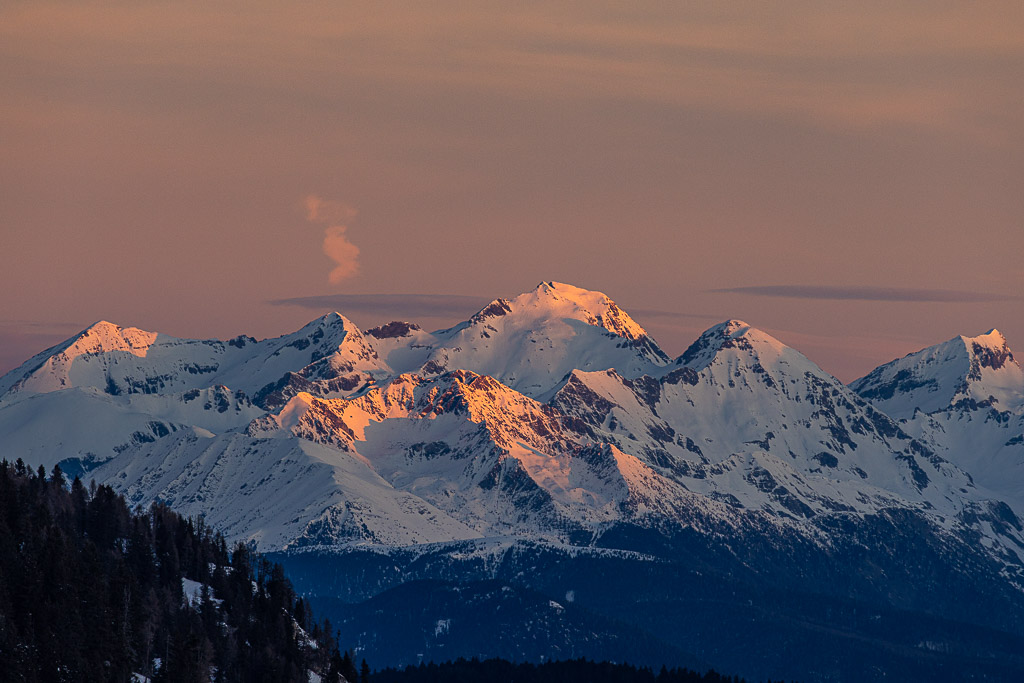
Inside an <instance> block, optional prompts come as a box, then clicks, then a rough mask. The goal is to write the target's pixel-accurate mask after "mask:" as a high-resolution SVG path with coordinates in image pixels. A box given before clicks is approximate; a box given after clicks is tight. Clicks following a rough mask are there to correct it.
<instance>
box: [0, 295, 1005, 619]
mask: <svg viewBox="0 0 1024 683" xmlns="http://www.w3.org/2000/svg"><path fill="white" fill-rule="evenodd" d="M0 440H2V442H3V443H4V444H5V453H4V456H5V457H7V458H9V459H14V458H17V457H22V458H23V459H24V460H25V461H26V462H27V463H29V464H30V465H32V466H33V467H35V466H38V465H43V466H45V467H47V468H49V467H52V466H53V465H54V464H57V463H61V466H62V467H63V468H64V469H65V471H68V472H71V473H79V472H81V473H85V476H86V477H89V478H94V479H96V480H97V481H102V482H106V483H109V484H111V485H113V486H114V487H115V488H117V489H118V490H119V491H121V492H123V493H124V494H125V495H126V496H127V497H128V499H129V500H130V501H131V502H133V503H139V504H146V503H148V502H149V501H153V500H163V501H166V502H168V503H170V504H171V505H173V506H174V507H175V508H176V509H177V510H178V511H179V512H182V513H184V514H188V515H197V514H202V515H205V517H206V519H207V521H208V522H209V523H211V524H212V525H214V526H216V527H217V528H219V529H221V530H222V531H224V532H225V534H226V535H227V536H228V537H229V538H230V539H233V540H234V539H239V540H246V541H250V540H251V541H256V542H257V543H258V544H259V547H260V548H261V549H264V550H286V551H289V552H291V553H302V552H307V553H308V552H313V551H315V552H321V553H322V552H328V551H329V552H330V553H333V554H334V556H335V557H340V556H341V554H344V553H354V554H356V555H358V554H359V553H366V552H371V553H392V554H393V556H394V557H395V558H398V557H404V558H406V560H407V561H408V562H409V563H411V564H410V566H413V565H416V563H420V565H424V563H426V564H430V562H436V559H435V560H429V561H428V560H427V559H424V558H437V557H439V556H440V555H443V556H444V557H445V558H446V559H445V561H444V563H442V564H444V566H446V567H448V568H449V569H451V566H452V564H451V563H453V562H455V563H458V562H467V563H476V564H473V566H474V567H475V569H473V571H474V572H476V571H478V569H479V566H490V567H492V568H494V567H498V566H499V565H501V563H502V562H507V560H508V557H510V556H509V555H508V551H509V550H514V551H515V552H518V553H521V552H524V551H523V548H535V549H536V548H542V547H543V548H547V549H549V550H550V551H551V552H557V553H559V554H560V555H561V556H566V557H581V556H586V557H591V558H601V557H603V558H614V559H608V561H609V562H612V561H614V562H621V561H625V560H623V559H622V556H621V552H624V551H629V552H631V553H634V554H633V555H630V556H629V557H630V558H633V559H631V560H630V561H639V560H637V558H643V557H655V556H660V555H659V553H660V554H661V555H665V553H666V552H669V554H671V553H675V555H672V557H675V558H678V557H679V556H680V553H683V552H685V553H689V555H687V557H692V556H694V555H693V553H697V554H700V553H703V552H705V550H704V548H711V549H712V550H710V551H708V552H712V554H713V555H714V557H711V556H708V557H705V558H704V559H702V560H701V562H702V563H704V564H705V565H706V566H715V567H718V568H719V570H720V571H723V572H728V573H730V574H735V572H737V571H740V572H753V573H755V574H757V573H758V572H761V573H773V572H774V575H777V579H778V581H780V582H789V581H800V580H802V581H804V582H805V583H807V584H808V585H813V586H821V587H822V590H830V589H829V588H828V582H829V580H830V579H829V578H828V577H829V576H830V574H829V572H834V571H848V572H859V574H858V576H862V578H864V580H865V584H864V586H865V587H864V588H863V589H857V590H860V591H861V594H864V595H867V594H871V593H872V591H874V592H876V593H877V594H879V595H882V594H889V593H892V591H893V590H895V588H893V587H892V586H888V587H886V586H885V585H884V584H885V582H886V581H889V582H893V583H895V582H896V581H897V579H896V578H894V577H897V576H902V574H900V572H904V573H905V574H907V575H909V573H912V572H913V571H916V570H915V569H913V568H912V567H914V566H917V565H911V564H909V563H911V562H919V563H922V564H926V565H927V566H929V567H932V568H934V567H935V566H939V567H943V569H942V570H941V571H942V572H946V573H948V574H950V575H955V576H956V577H960V578H957V579H956V580H957V581H959V580H961V579H962V580H964V581H967V582H971V581H977V582H980V581H990V582H991V583H986V584H985V585H986V586H988V587H987V588H985V591H989V592H988V593H984V594H985V595H988V596H989V597H990V598H992V600H993V601H994V602H993V604H1000V603H999V600H1001V599H1002V598H998V599H997V597H993V596H997V594H998V595H1002V594H1001V593H1000V591H1002V590H1004V588H1005V589H1006V590H1010V591H1011V592H1012V593H1013V594H1014V595H1018V594H1019V588H1020V586H1021V576H1022V575H1024V570H1022V567H1024V560H1022V558H1024V525H1022V524H1021V522H1020V517H1021V516H1024V375H1022V373H1021V370H1020V367H1019V366H1018V364H1017V363H1016V361H1015V359H1014V358H1013V355H1012V353H1011V352H1010V351H1009V349H1008V347H1007V346H1006V342H1005V340H1003V339H1002V337H1001V336H1000V335H999V334H998V333H997V332H995V331H993V332H991V333H989V334H987V335H982V336H980V337H975V338H966V337H961V338H957V339H954V340H952V341H950V342H946V343H945V344H941V345H939V346H936V347H932V348H930V349H926V350H924V351H921V352H919V353H917V354H911V355H910V356H908V357H907V358H904V359H900V360H897V361H893V362H892V363H889V364H887V365H884V366H882V367H880V368H878V369H877V370H875V371H874V372H872V373H871V374H869V375H868V376H867V377H865V378H863V379H861V380H858V381H857V382H854V383H853V384H852V385H851V386H850V387H847V386H844V385H843V384H842V383H841V382H839V381H838V380H836V379H835V378H834V377H832V376H831V375H829V374H828V373H826V372H825V371H823V370H821V369H820V368H818V367H817V366H816V365H815V364H814V363H812V362H811V361H809V360H808V359H807V358H806V357H804V356H803V355H802V354H800V353H799V352H798V351H796V350H794V349H791V348H789V347H787V346H785V345H784V344H782V343H781V342H779V341H778V340H776V339H774V338H772V337H771V336H769V335H767V334H765V333H764V332H761V331H760V330H757V329H754V328H752V327H750V326H749V325H746V324H745V323H743V322H741V321H736V320H730V321H727V322H724V323H722V324H720V325H716V326H715V327H712V328H711V329H709V330H708V331H706V332H705V333H704V334H702V335H701V336H700V338H699V339H698V340H696V341H695V342H694V344H693V345H692V346H691V347H690V348H689V349H687V351H686V352H685V353H684V354H683V355H682V356H680V357H679V358H676V359H671V358H669V357H668V356H667V355H666V354H665V353H664V352H663V351H662V350H661V349H660V348H659V347H658V346H657V344H656V343H655V342H654V340H653V339H651V337H650V336H649V335H648V334H647V333H646V332H645V331H644V330H643V329H642V328H641V327H640V326H639V325H638V324H637V323H636V322H635V321H633V320H632V319H631V318H630V317H629V315H628V314H627V313H625V312H624V311H622V309H620V308H619V307H618V306H617V305H615V303H614V302H613V301H611V299H609V298H608V297H607V296H605V295H604V294H601V293H597V292H590V291H586V290H582V289H579V288H576V287H572V286H569V285H564V284H560V283H551V282H546V283H542V284H541V285H539V286H538V287H537V288H536V289H535V290H533V291H531V292H528V293H525V294H523V295H521V296H519V297H516V298H514V299H511V300H506V299H497V300H495V301H493V302H492V303H491V304H489V305H488V306H486V307H484V308H483V309H482V310H481V311H480V312H478V313H477V314H475V315H474V316H472V317H471V318H470V319H469V320H467V321H466V322H464V323H461V324H459V325H456V326H455V327H453V328H450V329H447V330H440V331H437V332H426V331H424V330H422V329H420V328H419V327H417V326H416V325H414V324H412V323H407V322H392V323H389V324H387V325H383V326H381V327H378V328H374V329H372V330H367V331H366V332H365V333H363V332H361V331H360V330H358V329H357V328H356V326H355V325H353V324H352V322H351V321H349V320H347V319H346V318H344V317H343V316H341V315H339V314H337V313H331V314H329V315H325V316H324V317H322V318H319V319H317V320H314V321H313V322H311V323H309V324H308V325H306V326H305V327H303V328H302V329H300V330H298V331H297V332H295V333H292V334H290V335H285V336H283V337H279V338H276V339H267V340H263V341H257V340H255V339H252V338H250V337H244V336H242V337H237V338H235V339H232V340H229V341H223V342H222V341H215V340H214V341H196V340H185V339H176V338H172V337H168V336H165V335H162V334H158V333H152V332H144V331H141V330H137V329H134V328H122V327H118V326H116V325H113V324H111V323H106V322H102V323H97V324H95V325H93V326H92V327H90V328H88V329H87V330H84V331H83V332H82V333H80V334H78V335H76V336H75V337H72V338H71V339H69V340H67V341H66V342H64V343H62V344H60V345H58V346H56V347H53V348H51V349H48V350H46V351H44V352H42V353H40V354H38V355H37V356H35V357H33V358H32V359H30V360H29V361H27V362H26V363H25V364H23V365H22V366H21V367H19V368H17V369H16V370H14V371H12V372H10V373H8V374H7V375H6V376H4V377H2V378H0ZM881 529H884V530H886V531H884V532H883V531H880V530H881ZM652 534H653V536H652ZM885 534H888V535H889V538H884V537H883V536H884V535H885ZM652 538H658V539H661V540H659V541H657V542H653V541H651V539H652ZM640 539H644V540H640ZM694 539H703V540H701V541H700V544H698V545H697V546H695V545H694V543H695V540H694ZM894 539H901V542H906V543H908V544H910V546H908V547H914V548H915V550H914V551H913V553H911V554H912V555H915V557H911V558H908V557H907V556H906V553H904V552H903V551H900V550H899V549H898V548H899V547H900V543H897V542H895V540H894ZM919 539H924V540H923V541H920V540H919ZM652 543H653V545H652ZM915 543H920V544H922V547H921V548H918V547H917V546H915V545H914V544H915ZM666 544H667V545H666ZM701 544H703V545H701ZM665 548H670V549H671V550H670V551H665V550H664V549H665ZM695 548H696V549H695ZM715 548H719V550H715ZM531 552H533V551H531ZM545 552H548V551H545ZM637 552H639V554H636V553H637ZM716 553H717V554H716ZM439 554H440V555H439ZM353 556H354V555H353ZM716 558H717V559H716ZM722 558H726V559H722ZM808 558H814V559H813V560H809V559H808ZM850 558H856V559H855V561H851V560H850ZM395 562H398V559H395ZM445 563H447V564H445ZM729 563H732V564H729ZM830 563H832V564H830ZM858 563H862V564H858ZM887 563H889V564H887ZM840 565H841V568H840V569H836V567H839V566H840ZM862 565H863V566H862ZM417 566H419V565H417ZM424 566H425V565H424ZM438 566H440V565H438ZM466 566H469V565H468V564H467V565H466ZM810 566H818V567H819V568H820V574H821V576H820V577H818V578H817V579H813V581H818V582H819V583H817V584H814V583H812V579H811V578H809V577H806V576H805V577H803V578H802V579H800V578H798V576H797V574H799V573H800V572H804V573H807V574H810V573H811V572H812V570H811V569H807V567H810ZM722 567H728V568H727V569H722ZM787 567H788V568H789V569H786V568H787ZM829 567H832V568H831V569H830V568H829ZM494 571H498V570H497V569H494ZM813 571H819V570H813ZM929 571H933V569H930V570H929ZM934 571H938V570H934ZM787 572H788V574H787V575H785V576H783V575H784V574H786V573H787ZM873 573H874V574H877V576H874V575H873ZM428 575H429V572H428V573H427V574H425V575H424V577H425V578H429V576H428ZM493 575H494V574H493V572H492V574H490V575H488V574H486V573H485V574H484V575H474V576H473V577H472V578H474V579H480V580H485V579H489V578H492V576H493ZM943 576H945V574H943ZM976 577H985V578H976ZM674 580H681V579H674ZM945 580H947V579H941V580H940V579H935V580H934V581H933V582H932V583H931V584H928V585H927V586H922V587H912V589H908V590H911V592H913V591H928V595H933V594H941V593H942V592H943V591H944V590H946V589H945V588H944V587H943V585H942V584H941V581H945ZM949 581H953V579H949ZM385 583H386V582H385ZM951 585H952V584H951ZM380 587H386V586H384V584H381V585H380ZM947 588H948V587H947ZM816 589H817V588H816ZM979 590H980V589H979ZM887 591H888V593H887ZM982 592H984V591H982ZM372 593H373V589H372V587H369V586H368V585H367V586H364V587H363V588H361V589H358V590H354V592H353V593H352V595H353V596H355V597H359V596H367V595H370V594H372ZM915 595H916V593H915ZM1014 599H1015V600H1016V598H1014ZM911 602H912V601H910V600H909V599H908V602H907V606H908V607H914V608H915V609H916V608H919V607H921V605H916V604H914V605H912V604H911ZM1004 602H1005V600H1004ZM977 604H978V605H979V606H980V605H982V604H987V603H984V600H981V599H980V598H979V599H978V601H977ZM921 608H923V607H921ZM950 609H953V608H952V607H951V608H950ZM979 609H981V607H979ZM936 610H938V612H939V613H942V610H941V609H939V608H936ZM954 611H955V610H954ZM1007 628H1009V627H1007ZM1014 628H1015V627H1014ZM1022 628H1024V626H1022Z"/></svg>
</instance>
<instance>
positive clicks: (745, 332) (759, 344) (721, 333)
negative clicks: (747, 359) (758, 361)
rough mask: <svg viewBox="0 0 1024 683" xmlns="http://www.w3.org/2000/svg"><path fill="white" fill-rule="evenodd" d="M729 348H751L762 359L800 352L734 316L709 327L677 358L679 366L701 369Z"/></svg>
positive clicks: (676, 363)
mask: <svg viewBox="0 0 1024 683" xmlns="http://www.w3.org/2000/svg"><path fill="white" fill-rule="evenodd" d="M728 349H736V350H737V351H747V352H750V353H751V354H752V355H755V356H757V357H759V358H761V357H766V358H774V357H778V356H780V355H782V354H783V353H785V352H787V351H788V352H791V353H797V352H796V351H793V350H792V349H790V348H789V347H788V346H786V345H785V344H783V343H782V342H780V341H779V340H778V339H776V338H775V337H773V336H771V335H770V334H768V333H767V332H763V331H761V330H759V329H757V328H756V327H752V326H750V325H749V324H747V323H745V322H743V321H742V320H735V319H732V320H726V321H725V322H721V323H719V324H717V325H714V326H713V327H710V328H708V329H707V330H706V331H705V332H704V333H703V334H701V335H700V337H698V338H697V341H695V342H693V344H691V345H690V347H689V348H687V349H686V351H684V352H683V355H681V356H680V357H679V358H677V359H676V362H675V365H676V366H679V365H686V366H688V367H691V368H693V369H694V370H701V369H703V368H705V367H707V366H708V365H710V364H711V363H712V362H713V361H714V360H715V358H716V357H718V355H719V354H720V353H722V352H723V351H726V350H728ZM808 362H809V361H808Z"/></svg>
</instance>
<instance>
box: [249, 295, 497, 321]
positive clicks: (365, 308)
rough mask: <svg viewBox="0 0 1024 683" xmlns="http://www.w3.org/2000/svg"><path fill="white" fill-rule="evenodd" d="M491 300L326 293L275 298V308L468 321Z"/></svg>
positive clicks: (469, 297)
mask: <svg viewBox="0 0 1024 683" xmlns="http://www.w3.org/2000/svg"><path fill="white" fill-rule="evenodd" d="M489 301H490V299H488V298H486V297H480V296H463V295H456V294H325V295H321V296H299V297H292V298H289V299H274V300H272V301H270V302H269V303H270V304H271V305H274V306H298V307H300V308H309V309H313V310H317V311H322V310H336V311H340V312H341V313H344V314H365V315H373V316H380V317H381V318H385V317H391V318H412V319H413V320H412V322H415V318H417V317H424V318H447V317H466V318H468V317H469V316H471V315H472V314H473V313H475V312H476V311H478V310H480V309H481V308H482V307H483V306H485V305H486V304H487V303H488V302H489Z"/></svg>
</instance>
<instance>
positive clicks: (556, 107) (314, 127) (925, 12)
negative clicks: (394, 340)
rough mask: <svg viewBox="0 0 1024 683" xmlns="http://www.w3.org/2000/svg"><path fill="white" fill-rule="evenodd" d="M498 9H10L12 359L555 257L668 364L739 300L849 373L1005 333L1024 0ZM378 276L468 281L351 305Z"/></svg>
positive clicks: (1, 51)
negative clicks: (127, 329)
mask: <svg viewBox="0 0 1024 683" xmlns="http://www.w3.org/2000/svg"><path fill="white" fill-rule="evenodd" d="M511 5H514V7H513V6H511ZM511 5H510V3H481V2H464V3H436V2H435V3H429V4H428V3H421V2H407V3H395V2H374V3H355V2H351V3H350V2H337V1H332V2H317V1H311V2H303V3H284V2H279V3H269V2H262V1H260V0H255V1H253V0H250V1H247V2H217V3H187V4H186V3H177V2H157V1H149V2H105V3H101V2H89V1H87V0H74V1H69V2H46V1H45V0H31V1H29V2H21V1H19V0H13V1H8V2H5V3H3V4H2V5H0V92H2V93H3V97H2V98H0V150H2V153H0V235H2V249H0V287H3V290H4V292H5V295H4V297H3V299H2V304H0V371H3V370H6V369H8V368H10V367H12V366H14V365H16V364H17V362H19V361H20V360H23V359H24V358H25V357H27V356H29V355H31V354H32V353H34V352H36V351H38V350H40V349H41V348H43V347H44V346H47V345H49V344H51V343H54V342H56V341H58V340H59V339H61V338H63V337H65V336H67V335H69V334H71V333H72V332H74V331H75V330H76V329H79V328H81V327H84V326H85V325H87V324H88V323H90V322H92V321H94V320H97V319H101V318H103V319H108V320H113V321H115V322H118V323H121V324H125V325H129V324H130V325H135V326H139V327H143V328H147V329H155V330H159V331H165V332H168V333H171V334H176V335H179V336H199V337H214V336H215V337H228V336H234V335H236V334H239V333H243V332H244V333H248V334H253V335H255V336H268V335H275V334H280V333H283V332H286V331H290V330H292V329H295V328H297V327H298V326H300V325H301V324H302V323H303V322H305V321H307V320H308V319H310V318H312V317H314V316H315V315H318V314H320V313H321V312H323V309H322V306H323V305H324V304H325V300H323V299H315V300H314V299H304V302H305V304H306V305H305V306H302V305H279V304H278V305H275V304H274V303H272V302H274V301H277V300H281V299H299V300H303V298H304V297H322V296H326V295H344V296H345V297H348V298H342V299H333V300H329V301H327V302H326V303H343V304H346V305H347V308H345V307H340V306H339V308H341V312H342V313H345V314H346V315H349V317H351V318H353V319H354V320H355V321H356V322H357V323H359V324H361V325H364V326H368V325H371V324H377V323H380V322H384V321H385V320H386V319H389V318H390V317H393V315H392V314H394V315H399V316H401V317H409V318H413V319H415V320H422V321H424V322H425V323H426V324H427V325H430V324H435V325H437V326H440V325H442V324H446V323H448V322H452V321H454V320H456V319H460V318H464V317H466V316H468V315H469V314H471V313H472V312H473V306H474V305H475V303H476V301H478V300H486V299H489V298H492V297H496V296H513V295H515V294H517V293H519V292H521V291H524V290H526V289H530V288H532V287H533V286H534V285H535V284H536V283H537V282H539V281H541V280H549V279H553V280H559V281H564V282H571V283H573V284H577V285H579V286H583V287H588V288H592V289H599V290H602V291H604V292H606V293H607V294H609V295H610V296H611V297H612V298H614V299H615V300H616V301H618V302H619V303H620V304H621V305H622V306H623V307H624V308H626V310H627V311H630V312H632V313H634V317H636V318H637V319H638V321H639V322H641V324H644V325H645V326H646V327H647V328H648V329H649V330H650V331H651V332H652V333H653V334H654V335H655V337H656V338H657V339H658V340H659V341H660V342H661V343H662V345H663V346H664V347H665V348H666V350H667V351H668V352H669V353H670V354H675V353H679V352H681V350H682V349H683V348H684V347H685V346H686V345H687V344H688V343H689V342H690V341H692V339H693V338H695V337H696V335H697V334H698V333H699V332H700V331H701V330H702V329H704V328H706V327H708V326H710V325H711V324H713V323H715V322H717V321H719V320H723V319H726V318H742V319H744V320H746V321H747V322H750V323H751V324H754V325H756V326H758V327H762V328H764V329H766V330H768V331H770V332H772V333H773V334H775V335H776V336H778V337H779V338H780V339H782V340H783V341H784V342H786V343H789V344H790V345H793V346H796V347H797V348H799V349H800V350H802V351H804V352H805V353H806V354H807V355H809V356H810V357H811V358H812V359H813V360H816V361H817V362H819V363H820V364H821V365H822V366H823V367H825V368H826V369H827V370H830V371H832V372H833V373H835V374H837V375H838V376H839V377H840V378H842V379H844V380H849V379H852V378H853V377H855V376H857V375H859V374H863V373H864V372H866V371H867V370H869V369H870V368H871V367H873V366H874V365H876V364H878V363H880V362H884V361H886V360H889V359H891V358H892V357H895V356H897V355H901V354H903V353H907V352H909V351H912V350H915V349H917V348H920V347H922V346H925V345H928V344H931V343H935V342H938V341H942V340H944V339H947V338H949V337H952V336H954V335H955V334H971V335H973V334H978V333H981V332H984V331H986V330H987V329H989V328H991V327H998V328H999V329H1000V330H1002V331H1003V332H1004V333H1005V334H1006V335H1007V337H1008V338H1009V341H1010V344H1011V346H1016V347H1017V348H1018V350H1020V353H1021V354H1022V355H1024V300H1022V299H1021V298H1020V297H1021V296H1022V295H1024V287H1022V284H1024V191H1022V187H1024V88H1021V82H1022V78H1024V76H1022V74H1024V4H1022V3H1020V2H1019V1H1017V0H1012V1H1006V2H985V3H951V2H934V1H930V2H924V1H920V2H903V3H891V2H872V1H868V2H858V3H840V2H832V1H822V0H817V1H814V2H773V3H764V2H759V1H752V2H719V3H666V2H650V3H644V2H640V3H618V2H616V3H612V2H607V3H604V2H560V3H559V2H536V3H512V4H511ZM314 200H315V203H316V207H318V208H317V209H314V208H311V201H314ZM766 288H774V289H766ZM721 290H738V291H732V292H723V291H721ZM395 294H431V295H462V296H465V297H467V298H465V299H453V298H447V299H446V298H444V297H433V298H428V299H422V298H421V299H418V300H415V301H412V302H410V303H408V304H407V305H406V306H405V309H404V310H403V309H402V307H401V306H400V305H398V304H395V303H394V302H395V299H393V298H392V299H387V301H388V302H390V303H389V307H382V306H381V305H379V304H380V301H381V300H380V299H374V298H373V297H366V296H364V297H363V298H359V296H357V295H395ZM463 308H464V309H465V310H464V312H462V309H463Z"/></svg>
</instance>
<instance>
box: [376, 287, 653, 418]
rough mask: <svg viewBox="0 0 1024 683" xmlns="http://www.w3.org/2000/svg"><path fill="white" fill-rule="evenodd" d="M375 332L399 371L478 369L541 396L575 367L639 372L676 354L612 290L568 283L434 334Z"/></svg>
mask: <svg viewBox="0 0 1024 683" xmlns="http://www.w3.org/2000/svg"><path fill="white" fill-rule="evenodd" d="M369 335H370V337H371V338H372V341H371V343H372V344H373V346H374V348H375V349H376V350H377V352H378V354H379V355H380V357H381V358H383V359H385V360H386V361H387V363H388V364H389V365H390V367H391V368H392V370H393V371H395V372H415V373H418V374H422V375H436V374H439V373H443V372H446V371H448V370H471V371H473V372H476V373H479V374H482V375H489V376H491V377H493V378H495V379H497V380H498V381H499V382H501V383H503V384H505V385H507V386H509V387H512V388H513V389H516V390H517V391H520V392H521V393H523V394H526V395H527V396H531V397H534V398H546V397H547V395H548V394H549V393H550V392H551V390H552V389H553V388H554V387H555V386H556V385H557V384H558V383H559V382H560V381H561V380H562V379H564V378H565V376H566V375H567V374H568V373H569V372H571V371H572V370H605V369H608V368H616V369H617V370H618V371H619V372H620V373H622V374H623V375H624V376H626V377H635V376H637V375H641V374H644V373H646V372H651V371H653V370H654V369H655V368H658V367H661V366H663V365H665V364H666V363H667V362H668V360H669V359H668V356H666V355H665V352H664V351H662V350H661V349H660V348H659V347H658V345H657V344H656V343H655V342H654V340H653V339H651V337H650V335H648V334H647V332H646V331H645V330H644V329H643V328H642V327H640V325H638V324H637V323H636V322H635V321H634V320H633V319H632V318H630V317H629V315H627V314H626V312H625V311H623V310H622V309H621V308H619V307H618V306H617V305H616V304H615V302H614V301H612V300H611V299H609V298H608V297H607V296H606V295H604V294H602V293H601V292H591V291H588V290H585V289H580V288H579V287H573V286H572V285H566V284H562V283H560V282H542V283H541V284H539V285H538V286H537V287H536V289H534V290H533V291H531V292H526V293H525V294H521V295H520V296H518V297H516V298H514V299H512V300H508V299H495V300H494V301H492V302H491V303H490V304H488V305H487V306H485V307H484V308H483V309H481V310H480V311H479V312H477V313H476V314H475V315H474V316H473V317H471V318H470V319H469V320H467V321H465V322H463V323H460V324H458V325H456V326H455V327H452V328H450V329H447V330H440V331H438V332H434V333H433V334H430V333H426V332H424V331H423V330H420V329H418V328H416V327H413V326H411V325H409V324H408V323H405V324H403V323H390V324H389V325H385V326H384V327H379V328H375V329H373V330H371V331H370V332H369Z"/></svg>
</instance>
